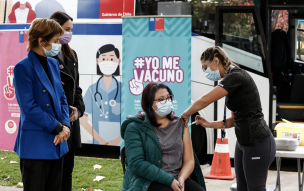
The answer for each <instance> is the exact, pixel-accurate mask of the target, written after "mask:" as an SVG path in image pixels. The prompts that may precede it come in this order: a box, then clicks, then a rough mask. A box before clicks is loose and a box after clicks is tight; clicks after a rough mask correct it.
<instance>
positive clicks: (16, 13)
mask: <svg viewBox="0 0 304 191" xmlns="http://www.w3.org/2000/svg"><path fill="white" fill-rule="evenodd" d="M35 18H36V13H35V11H33V9H32V6H31V4H30V3H29V2H28V1H26V0H20V1H17V2H16V3H15V4H14V5H13V7H12V11H11V13H10V14H9V16H8V19H7V23H31V22H32V21H33V20H34V19H35Z"/></svg>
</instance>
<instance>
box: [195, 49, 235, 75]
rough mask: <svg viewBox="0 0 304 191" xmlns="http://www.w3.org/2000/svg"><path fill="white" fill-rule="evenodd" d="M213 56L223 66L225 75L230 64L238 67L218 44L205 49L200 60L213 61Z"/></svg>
mask: <svg viewBox="0 0 304 191" xmlns="http://www.w3.org/2000/svg"><path fill="white" fill-rule="evenodd" d="M214 57H217V58H218V59H219V60H220V62H221V63H222V65H223V67H224V72H225V75H227V72H228V69H229V67H230V66H236V67H239V66H238V65H237V64H235V63H233V62H232V61H230V60H229V57H228V55H227V53H226V52H225V51H224V49H223V48H221V47H220V46H215V47H210V48H208V49H207V50H205V51H204V52H203V54H202V56H201V61H209V62H211V61H213V59H214Z"/></svg>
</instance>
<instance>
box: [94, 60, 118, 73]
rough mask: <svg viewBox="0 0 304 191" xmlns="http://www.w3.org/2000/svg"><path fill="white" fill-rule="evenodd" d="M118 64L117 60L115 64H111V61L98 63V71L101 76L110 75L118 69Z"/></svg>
mask: <svg viewBox="0 0 304 191" xmlns="http://www.w3.org/2000/svg"><path fill="white" fill-rule="evenodd" d="M118 62H119V59H118V60H117V62H112V61H103V62H99V69H100V71H101V72H102V73H103V74H105V75H111V74H113V73H114V72H115V71H116V69H117V67H118Z"/></svg>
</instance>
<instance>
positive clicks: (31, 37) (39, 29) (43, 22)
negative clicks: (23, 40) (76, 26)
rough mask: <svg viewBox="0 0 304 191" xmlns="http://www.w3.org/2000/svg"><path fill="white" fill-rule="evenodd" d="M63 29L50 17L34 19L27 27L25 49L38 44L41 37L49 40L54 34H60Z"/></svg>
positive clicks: (28, 49) (30, 48) (31, 48)
mask: <svg viewBox="0 0 304 191" xmlns="http://www.w3.org/2000/svg"><path fill="white" fill-rule="evenodd" d="M63 33H64V30H63V29H62V27H61V26H60V25H59V24H58V23H57V22H55V21H54V20H52V19H35V20H34V21H33V22H32V24H31V26H30V29H29V33H28V46H27V51H30V50H33V48H36V47H38V46H39V43H38V40H39V38H42V39H43V40H45V41H47V42H48V41H50V40H51V38H53V37H54V36H55V35H60V36H62V35H63Z"/></svg>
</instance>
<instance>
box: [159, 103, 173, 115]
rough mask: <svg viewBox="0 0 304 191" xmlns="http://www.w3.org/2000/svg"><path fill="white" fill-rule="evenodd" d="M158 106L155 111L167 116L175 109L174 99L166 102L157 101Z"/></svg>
mask: <svg viewBox="0 0 304 191" xmlns="http://www.w3.org/2000/svg"><path fill="white" fill-rule="evenodd" d="M156 106H157V108H158V109H157V110H155V112H156V113H157V114H158V115H159V116H162V117H165V116H167V115H169V114H170V113H171V112H172V110H173V105H172V101H167V102H166V103H164V104H162V103H160V102H157V103H156Z"/></svg>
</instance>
